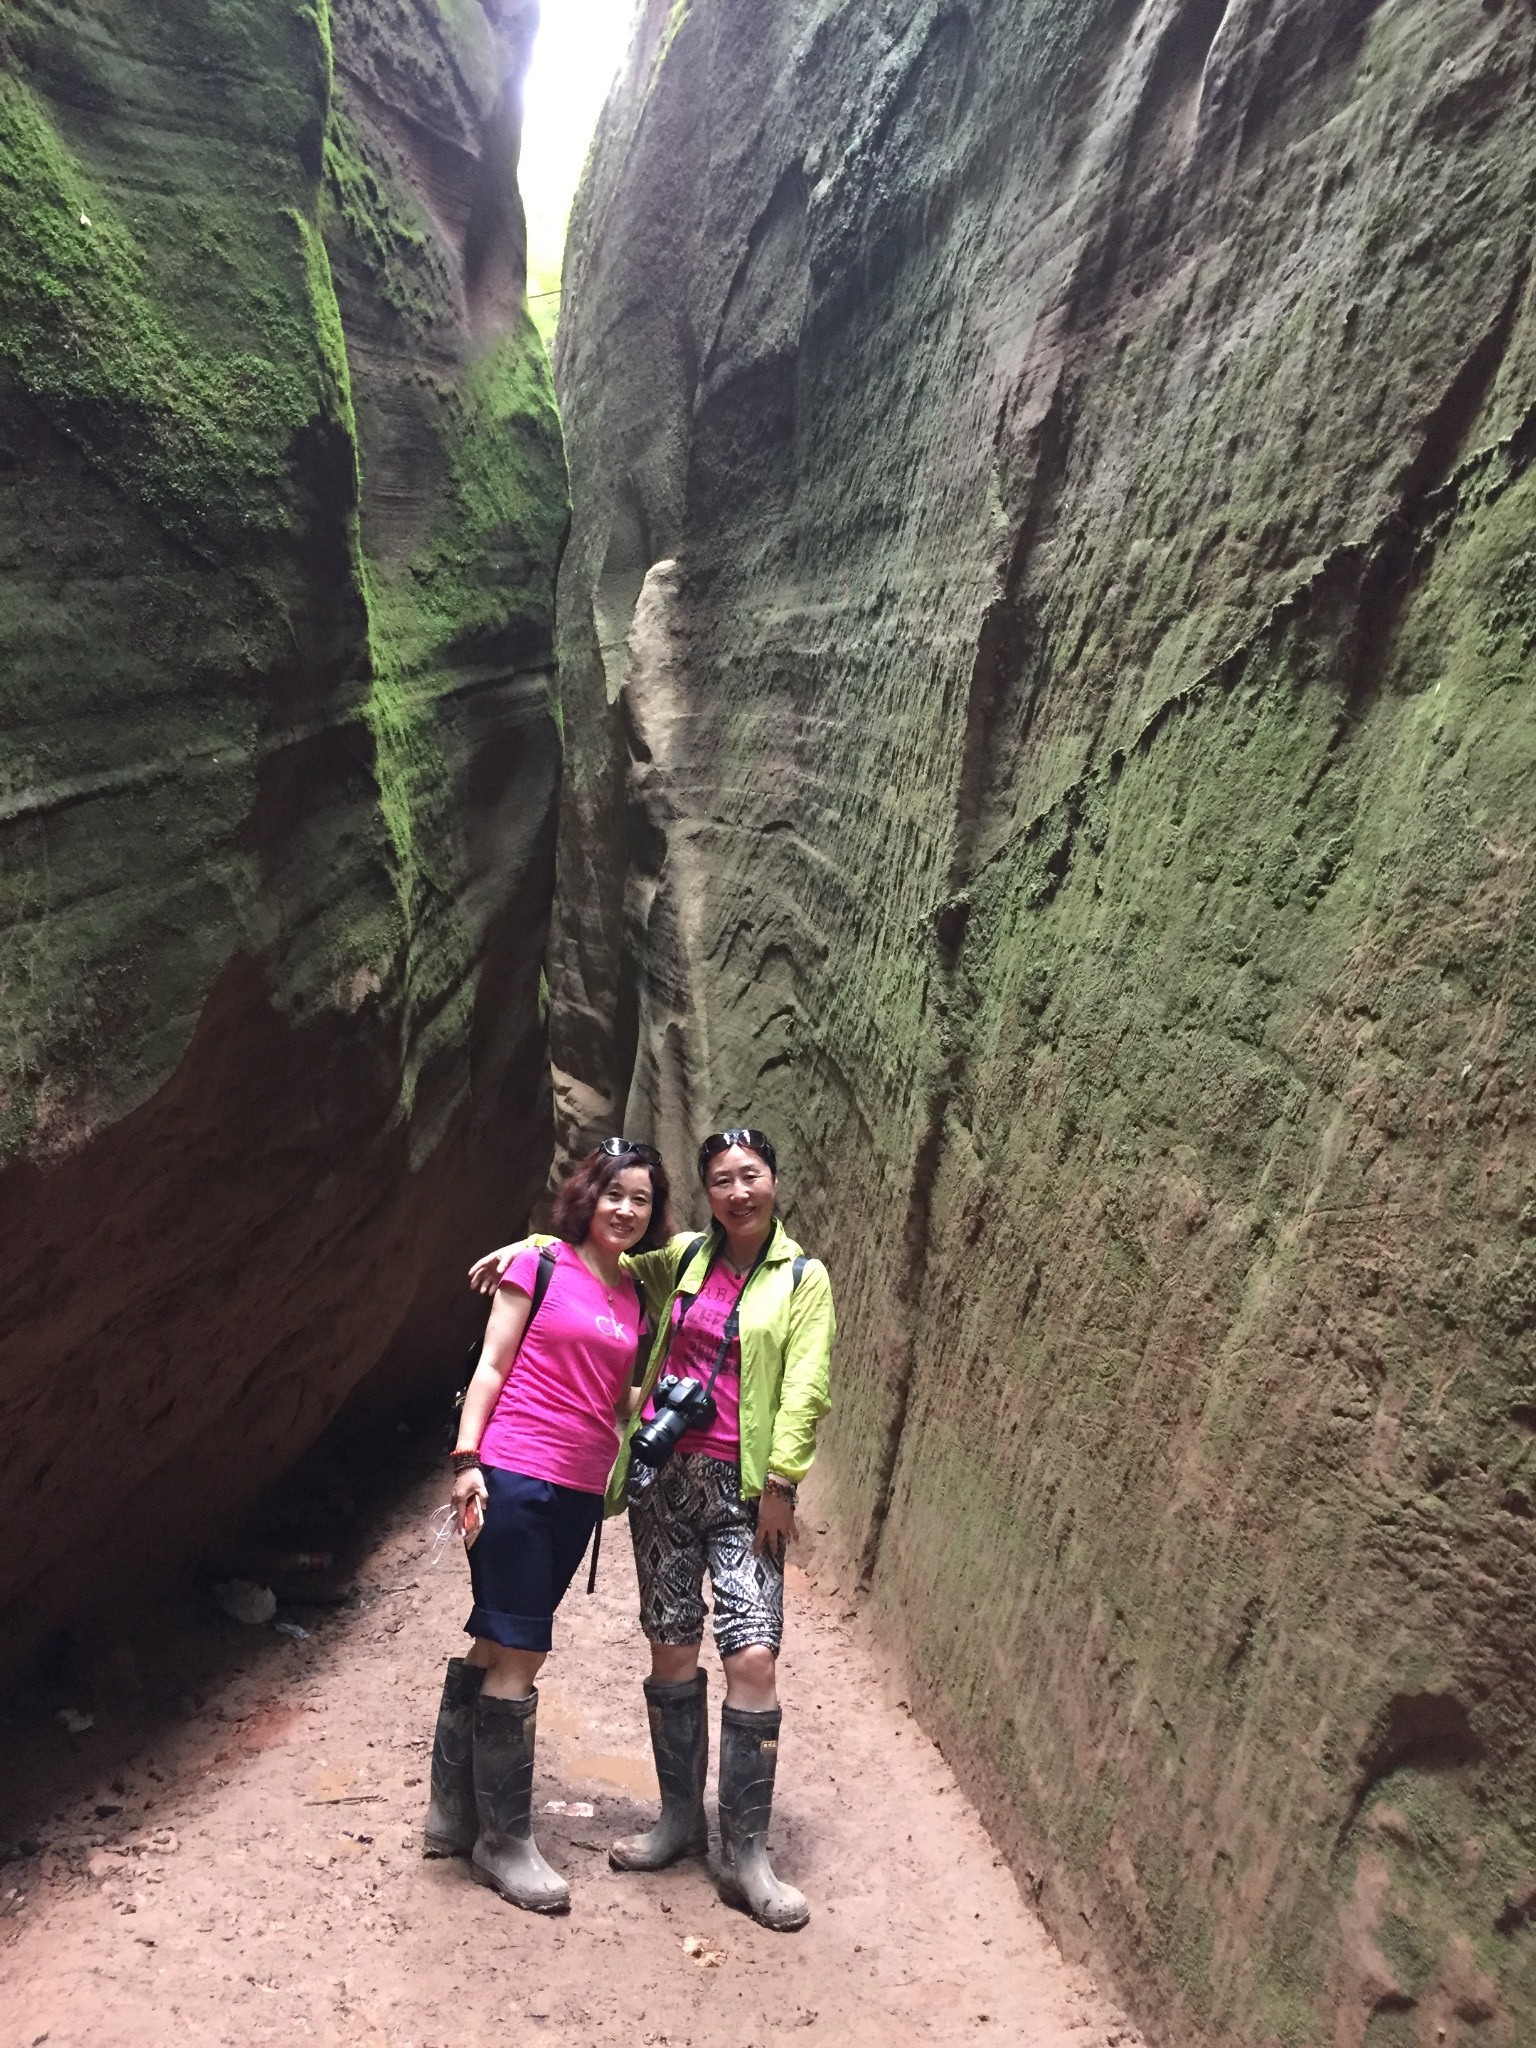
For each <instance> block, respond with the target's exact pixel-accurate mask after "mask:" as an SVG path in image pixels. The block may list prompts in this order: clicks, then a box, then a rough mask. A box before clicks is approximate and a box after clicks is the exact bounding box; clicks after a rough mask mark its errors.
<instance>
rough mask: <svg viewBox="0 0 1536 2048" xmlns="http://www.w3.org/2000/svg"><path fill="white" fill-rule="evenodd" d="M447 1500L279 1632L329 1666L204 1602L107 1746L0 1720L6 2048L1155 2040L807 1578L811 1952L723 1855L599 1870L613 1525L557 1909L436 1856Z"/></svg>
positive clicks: (98, 1698) (619, 1629)
mask: <svg viewBox="0 0 1536 2048" xmlns="http://www.w3.org/2000/svg"><path fill="white" fill-rule="evenodd" d="M445 1494H446V1486H445V1483H444V1481H443V1479H442V1478H441V1476H439V1475H434V1476H431V1477H428V1476H426V1475H424V1473H423V1472H422V1470H421V1468H420V1465H419V1464H418V1465H417V1466H416V1468H415V1469H414V1470H413V1471H412V1472H411V1473H410V1474H409V1475H408V1476H407V1478H406V1480H405V1482H404V1484H403V1486H402V1487H401V1488H399V1489H397V1491H396V1493H395V1495H394V1498H393V1500H392V1501H391V1502H389V1503H388V1504H387V1505H386V1506H384V1507H382V1508H380V1509H378V1510H377V1511H376V1512H375V1514H374V1515H373V1517H372V1520H371V1526H370V1528H369V1532H368V1534H367V1536H366V1539H365V1540H364V1541H363V1542H361V1543H360V1544H359V1545H358V1546H357V1547H356V1548H355V1550H354V1552H353V1555H352V1558H351V1559H350V1560H349V1563H350V1566H351V1570H350V1574H349V1586H350V1587H351V1588H353V1589H355V1592H354V1597H353V1598H352V1599H351V1600H350V1602H349V1603H348V1604H346V1605H344V1606H340V1607H334V1608H332V1609H330V1610H328V1611H327V1610H325V1609H318V1610H317V1609H314V1608H311V1607H294V1608H292V1609H290V1610H287V1612H288V1613H289V1614H290V1616H291V1618H292V1619H293V1620H294V1621H295V1622H297V1623H298V1624H299V1625H302V1626H304V1627H306V1628H308V1629H310V1630H311V1633H310V1635H309V1636H308V1638H307V1639H306V1640H303V1641H300V1640H296V1639H293V1638H288V1637H282V1636H278V1635H275V1634H274V1633H273V1632H272V1631H271V1630H270V1629H266V1628H254V1627H252V1628H242V1627H241V1625H240V1624H239V1623H237V1622H234V1621H232V1620H228V1619H226V1618H225V1617H224V1616H222V1615H220V1614H218V1613H217V1611H216V1610H215V1609H214V1607H213V1605H212V1602H211V1601H210V1600H208V1599H207V1598H206V1596H203V1597H202V1598H201V1599H200V1600H199V1601H197V1602H193V1603H191V1604H190V1605H189V1604H188V1603H183V1611H182V1613H181V1614H180V1616H179V1617H172V1618H171V1620H169V1621H168V1622H166V1623H165V1624H164V1628H163V1631H162V1634H161V1636H160V1637H159V1638H158V1639H157V1638H154V1637H153V1636H151V1637H150V1638H148V1639H145V1640H141V1641H139V1642H138V1643H137V1644H136V1646H135V1648H134V1649H133V1651H131V1652H128V1651H124V1650H122V1649H119V1650H118V1651H116V1652H113V1653H110V1654H108V1655H107V1656H106V1662H105V1667H104V1668H103V1669H98V1670H97V1672H96V1676H95V1681H94V1690H93V1691H91V1692H90V1694H89V1695H88V1698H89V1702H90V1707H91V1710H92V1711H93V1712H94V1715H95V1719H96V1726H95V1727H94V1728H92V1729H91V1730H89V1731H85V1732H81V1733H78V1734H75V1735H73V1736H71V1735H69V1734H68V1733H66V1730H65V1728H64V1727H63V1725H62V1724H61V1723H60V1722H58V1721H57V1719H56V1715H57V1711H58V1710H57V1708H56V1707H55V1706H54V1705H53V1704H52V1698H53V1697H56V1695H54V1696H50V1699H49V1700H48V1701H44V1702H41V1703H39V1702H38V1701H34V1702H33V1705H32V1708H31V1710H30V1713H26V1714H22V1715H21V1716H19V1717H18V1716H16V1715H13V1716H12V1717H11V1719H10V1721H9V1722H8V1724H7V1726H6V1727H5V1728H3V1729H0V1771H3V1772H4V1773H5V1774H6V1775H5V1777H3V1778H0V1835H6V1836H7V1837H8V1840H7V1841H6V1843H5V1845H4V1847H5V1853H6V1854H7V1855H8V1856H9V1859H10V1860H8V1861H6V1862H5V1863H4V1864H3V1865H0V2048H42V2044H43V2043H47V2044H48V2048H87V2044H89V2048H147V2044H151V2043H152V2044H156V2048H159V2044H162V2043H168V2042H175V2041H181V2042H186V2043H189V2044H192V2048H213V2044H230V2048H235V2044H238V2048H245V2044H248V2043H258V2042H284V2043H291V2042H295V2041H314V2042H316V2043H321V2044H325V2048H461V2044H463V2043H465V2042H475V2041H486V2040H499V2041H505V2042H508V2043H512V2044H516V2048H522V2044H524V2043H547V2044H551V2048H608V2044H619V2043H623V2044H625V2048H642V2044H643V2048H651V2044H668V2048H815V2044H816V2043H818V2042H822V2043H834V2042H835V2043H838V2044H840V2048H861V2044H868V2048H876V2044H879V2048H905V2044H917V2043H923V2044H927V2043H949V2042H973V2041H974V2042H985V2041H991V2042H998V2043H1008V2044H1030V2048H1139V2044H1140V2042H1141V2036H1140V2035H1139V2034H1138V2033H1137V2032H1136V2031H1135V2030H1134V2029H1133V2028H1132V2027H1131V2026H1129V2025H1128V2024H1127V2023H1126V2022H1125V2021H1124V2020H1123V2019H1122V2018H1121V2017H1119V2016H1118V2015H1117V2014H1116V2012H1115V2011H1114V2010H1113V2009H1112V2008H1111V2007H1110V2005H1109V2004H1108V2003H1107V2002H1106V2001H1105V2000H1104V1999H1103V1998H1101V1997H1100V1996H1099V1995H1098V1994H1097V1993H1096V1991H1095V1989H1094V1987H1093V1985H1092V1984H1091V1983H1090V1982H1089V1981H1088V1980H1087V1979H1086V1978H1085V1977H1084V1976H1083V1975H1082V1973H1081V1972H1080V1971H1078V1970H1077V1969H1075V1968H1073V1967H1070V1966H1069V1965H1067V1964H1065V1963H1064V1962H1063V1961H1062V1960H1061V1958H1060V1957H1059V1955H1058V1954H1057V1952H1056V1950H1055V1949H1054V1948H1053V1946H1052V1945H1051V1942H1050V1940H1049V1938H1048V1937H1047V1935H1046V1934H1045V1932H1044V1930H1043V1929H1042V1927H1041V1926H1040V1924H1039V1923H1038V1921H1037V1920H1036V1919H1035V1918H1034V1917H1033V1915H1032V1914H1031V1912H1030V1911H1029V1910H1028V1908H1027V1907H1026V1906H1025V1904H1024V1903H1023V1901H1022V1899H1021V1897H1020V1894H1019V1892H1018V1889H1017V1887H1016V1886H1015V1884H1014V1882H1013V1880H1012V1878H1011V1876H1010V1874H1009V1872H1008V1870H1007V1869H1006V1867H1005V1866H1004V1865H1003V1863H1002V1861H1001V1859H1000V1857H999V1856H998V1855H997V1854H996V1852H995V1851H994V1849H993V1847H992V1845H991V1843H990V1841H989V1840H988V1838H987V1835H986V1834H985V1832H984V1830H983V1829H982V1827H981V1824H980V1822H979V1821H978V1819H977V1817H976V1814H975V1812H974V1811H973V1809H972V1808H971V1807H970V1806H969V1805H968V1803H967V1802H966V1800H965V1799H964V1798H963V1796H962V1795H961V1793H960V1792H959V1790H958V1789H957V1787H956V1784H955V1781H954V1778H953V1776H952V1775H951V1773H950V1771H949V1769H948V1767H947V1766H946V1764H945V1762H944V1760H943V1758H942V1756H940V1754H939V1753H938V1751H937V1750H936V1749H935V1748H934V1747H933V1746H932V1744H931V1743H929V1742H928V1740H927V1739H926V1738H925V1736H924V1735H923V1734H922V1732H921V1730H920V1729H919V1728H918V1726H917V1724H916V1723H915V1722H914V1721H913V1720H912V1719H911V1717H910V1716H909V1715H908V1714H907V1713H906V1712H905V1711H904V1709H903V1707H902V1706H901V1704H900V1700H899V1693H900V1686H899V1682H898V1681H897V1680H896V1679H895V1678H894V1677H893V1675H892V1674H891V1673H890V1672H889V1671H886V1670H883V1669H882V1667H881V1663H880V1660H879V1655H878V1652H877V1651H876V1650H875V1649H874V1648H873V1647H872V1646H871V1645H870V1644H869V1643H868V1642H866V1641H865V1640H864V1639H863V1636H862V1624H861V1623H860V1622H859V1620H858V1618H857V1617H856V1616H855V1615H854V1614H852V1613H851V1611H849V1610H848V1609H846V1608H845V1607H844V1606H843V1605H842V1603H841V1602H840V1600H839V1598H838V1596H837V1595H836V1593H835V1591H833V1590H832V1589H831V1588H830V1586H828V1587H827V1588H825V1589H820V1588H818V1586H817V1584H816V1583H815V1582H814V1581H813V1579H812V1578H811V1577H810V1576H808V1574H807V1572H806V1571H805V1570H803V1569H798V1568H794V1567H792V1569H791V1582H790V1590H789V1629H788V1640H787V1642H786V1645H785V1653H784V1658H783V1664H782V1681H781V1691H782V1695H783V1701H784V1706H785V1710H786V1711H785V1721H784V1735H783V1743H782V1750H781V1758H780V1774H779V1799H778V1805H777V1809H776V1812H775V1817H774V1830H773V1839H772V1847H773V1849H774V1852H775V1860H776V1863H777V1865H778V1868H779V1869H780V1870H781V1872H782V1873H783V1874H784V1876H785V1877H786V1878H788V1879H790V1880H791V1881H792V1882H794V1883H796V1884H798V1885H800V1886H801V1887H802V1888H803V1889H804V1890H805V1891H806V1893H807V1894H808V1895H809V1897H810V1899H811V1901H812V1905H813V1918H812V1920H811V1924H810V1926H809V1927H808V1928H807V1929H805V1930H804V1931H803V1932H802V1933H800V1934H795V1935H779V1934H772V1933H769V1932H767V1931H766V1930H765V1929H762V1928H759V1927H757V1926H755V1925H754V1924H753V1923H752V1922H751V1921H750V1920H748V1919H747V1918H745V1917H744V1916H743V1915H742V1914H740V1913H737V1912H734V1911H732V1910H730V1909H729V1908H727V1907H726V1906H724V1905H723V1904H721V1902H720V1901H719V1900H718V1899H717V1898H716V1896H715V1893H714V1890H713V1888H712V1886H711V1884H710V1881H709V1878H708V1875H707V1872H706V1869H705V1867H704V1866H703V1864H701V1863H686V1864H683V1865H681V1866H679V1867H677V1868H675V1869H674V1870H671V1871H668V1872H665V1873H663V1874H661V1875H659V1876H655V1877H648V1878H645V1877H634V1876H619V1875H617V1874H615V1873H614V1872H612V1871H611V1870H610V1869H609V1868H608V1863H607V1858H606V1854H605V1851H606V1848H607V1845H608V1842H609V1840H610V1839H611V1838H612V1837H613V1836H614V1835H616V1834H619V1833H623V1832H626V1831H629V1830H632V1829H634V1828H635V1827H636V1826H637V1825H641V1824H644V1823H645V1822H646V1820H647V1818H648V1812H649V1805H650V1802H651V1801H652V1800H653V1799H654V1797H655V1790H656V1784H655V1776H654V1773H653V1770H652V1766H651V1760H650V1752H649V1742H648V1738H647V1734H646V1726H645V1715H644V1706H643V1700H642V1695H641V1691H640V1676H641V1669H642V1654H641V1651H642V1646H641V1643H640V1640H639V1636H638V1631H637V1629H636V1626H635V1620H634V1604H635V1602H634V1573H633V1566H632V1563H631V1560H630V1556H629V1545H628V1537H627V1531H626V1529H625V1527H624V1525H623V1524H622V1523H619V1524H610V1525H609V1528H608V1530H607V1534H606V1541H605V1544H604V1551H603V1568H602V1573H601V1578H600V1584H599V1588H598V1592H597V1594H596V1596H595V1597H593V1598H591V1599H588V1598H586V1597H585V1596H584V1594H583V1591H582V1588H583V1586H584V1584H585V1574H584V1573H583V1575H582V1577H581V1578H580V1579H579V1580H578V1582H577V1585H576V1587H575V1588H573V1590H572V1593H571V1595H570V1596H569V1598H568V1599H567V1602H566V1605H565V1607H564V1609H563V1610H562V1612H561V1614H560V1616H559V1617H558V1618H557V1621H556V1650H555V1655H554V1656H553V1657H552V1658H551V1660H550V1663H549V1664H548V1665H547V1666H546V1669H545V1673H544V1678H543V1682H542V1684H541V1687H540V1706H539V1783H538V1786H537V1809H538V1810H539V1813H540V1818H539V1827H540V1839H541V1842H542V1845H543V1848H544V1851H545V1853H546V1855H547V1856H548V1857H549V1859H550V1861H551V1862H552V1863H553V1864H555V1865H556V1867H557V1868H558V1869H560V1870H561V1871H562V1872H563V1873H564V1874H565V1876H566V1877H567V1878H568V1880H569V1882H570V1885H571V1889H572V1894H573V1905H572V1910H571V1912H570V1914H569V1916H568V1917H564V1918H559V1919H541V1918H537V1917H535V1916H533V1915H531V1914H525V1913H520V1912H518V1911H516V1910H515V1909H513V1908H511V1907H509V1906H506V1905H504V1904H502V1903H501V1902H500V1901H499V1900H498V1899H497V1898H495V1897H494V1896H493V1895H492V1894H491V1893H489V1892H487V1891H485V1890H482V1889H481V1888H479V1887H478V1886H476V1885H474V1884H472V1883H471V1882H470V1881H469V1879H468V1877H467V1875H466V1871H465V1866H464V1865H463V1864H462V1863H459V1862H426V1861H424V1860H423V1859H422V1857H421V1855H420V1851H419V1846H418V1840H419V1838H418V1834H417V1825H418V1821H419V1817H420V1813H421V1810H422V1807H423V1804H424V1801H425V1797H426V1779H427V1771H428V1761H429V1749H430V1736H431V1728H432V1721H433V1717H434V1713H435V1709H436V1701H437V1694H438V1690H439V1687H440V1684H441V1674H442V1666H443V1661H444V1659H445V1658H446V1657H447V1656H449V1655H451V1654H456V1653H457V1652H458V1651H459V1649H460V1647H461V1645H462V1637H461V1636H460V1634H459V1631H460V1628H461V1626H462V1623H463V1618H464V1615H465V1613H466V1612H467V1608H468V1595H467V1575H466V1573H465V1570H464V1565H463V1558H462V1552H461V1551H459V1550H457V1548H456V1547H450V1548H449V1549H448V1550H447V1551H446V1552H445V1553H444V1554H443V1556H442V1557H441V1559H440V1561H439V1563H438V1564H437V1565H436V1566H434V1565H433V1564H432V1562H431V1555H430V1543H429V1529H428V1524H429V1517H430V1513H431V1510H432V1508H433V1507H434V1506H435V1505H436V1504H437V1502H439V1501H440V1500H442V1499H443V1498H444V1497H445ZM114 1660H115V1661H114ZM710 1663H711V1681H710V1682H711V1710H712V1716H713V1717H714V1718H715V1719H716V1721H717V1720H718V1705H719V1700H720V1678H719V1667H718V1664H716V1663H714V1660H713V1657H712V1655H711V1658H710ZM156 1679H158V1680H159V1681H160V1684H159V1695H158V1697H157V1693H156V1684H155V1680H156ZM167 1685H173V1686H175V1685H179V1686H181V1687H183V1688H184V1689H183V1690H181V1691H179V1692H176V1693H174V1694H173V1695H171V1696H169V1697H167V1696H166V1690H165V1688H166V1686H167ZM84 1710H85V1709H84V1708H82V1709H81V1711H84ZM549 1802H556V1803H557V1804H558V1803H563V1805H564V1806H565V1807H566V1808H567V1809H569V1810H567V1811H564V1812H560V1811H550V1812H545V1811H543V1809H544V1808H545V1807H546V1805H547V1804H548V1803H549ZM712 1803H713V1802H712V1798H711V1806H712ZM586 1808H590V1813H588V1812H587V1811H586V1810H585V1809H586Z"/></svg>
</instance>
